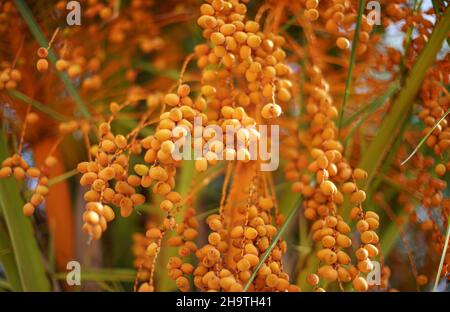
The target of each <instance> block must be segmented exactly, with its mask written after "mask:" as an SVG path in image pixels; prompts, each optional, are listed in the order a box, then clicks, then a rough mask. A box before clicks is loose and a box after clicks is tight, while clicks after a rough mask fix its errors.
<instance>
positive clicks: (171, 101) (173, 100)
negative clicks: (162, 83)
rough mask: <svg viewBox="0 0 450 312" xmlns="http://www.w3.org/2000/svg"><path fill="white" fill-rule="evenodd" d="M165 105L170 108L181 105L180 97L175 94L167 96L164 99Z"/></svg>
mask: <svg viewBox="0 0 450 312" xmlns="http://www.w3.org/2000/svg"><path fill="white" fill-rule="evenodd" d="M164 103H165V104H167V105H169V106H177V105H178V104H179V103H180V97H179V96H178V95H176V94H175V93H169V94H166V96H165V97H164Z"/></svg>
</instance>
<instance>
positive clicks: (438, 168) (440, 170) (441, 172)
mask: <svg viewBox="0 0 450 312" xmlns="http://www.w3.org/2000/svg"><path fill="white" fill-rule="evenodd" d="M434 172H436V174H437V175H438V176H440V177H442V176H443V175H445V173H446V172H447V168H446V167H445V165H444V164H437V165H436V167H435V168H434Z"/></svg>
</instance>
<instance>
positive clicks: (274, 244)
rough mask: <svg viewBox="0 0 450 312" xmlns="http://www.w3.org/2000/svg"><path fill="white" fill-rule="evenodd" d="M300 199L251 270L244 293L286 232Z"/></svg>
mask: <svg viewBox="0 0 450 312" xmlns="http://www.w3.org/2000/svg"><path fill="white" fill-rule="evenodd" d="M300 202H301V198H299V199H298V201H297V202H296V203H295V205H294V206H293V207H292V208H291V211H290V212H289V215H288V216H287V218H286V221H284V223H283V225H282V226H281V227H280V229H279V230H278V232H277V234H276V235H275V236H274V238H273V240H272V242H271V244H270V246H269V248H267V250H266V251H265V252H264V254H263V256H262V257H261V259H260V260H259V262H258V264H257V265H256V267H255V269H254V270H253V273H252V275H251V276H250V278H249V280H248V281H247V284H246V285H245V287H244V291H247V290H248V288H249V287H250V285H251V284H252V282H253V280H254V279H255V277H256V274H257V273H258V271H259V269H260V268H261V266H262V265H263V263H264V262H266V260H267V258H268V257H269V255H270V253H271V252H272V250H273V249H274V248H275V246H276V244H277V243H278V240H279V239H280V237H281V235H283V233H284V231H285V230H286V228H287V226H288V225H289V223H290V222H291V220H292V219H293V218H294V215H295V213H296V212H297V211H298V208H299V207H300Z"/></svg>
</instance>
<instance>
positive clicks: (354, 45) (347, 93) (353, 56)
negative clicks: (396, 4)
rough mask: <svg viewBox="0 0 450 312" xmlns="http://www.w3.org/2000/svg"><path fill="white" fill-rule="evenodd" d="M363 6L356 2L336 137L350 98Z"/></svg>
mask: <svg viewBox="0 0 450 312" xmlns="http://www.w3.org/2000/svg"><path fill="white" fill-rule="evenodd" d="M364 4H365V1H364V0H358V17H357V19H356V26H355V35H354V37H353V43H352V52H351V54H350V64H349V66H348V73H347V80H346V82H345V91H344V99H343V101H342V108H341V112H340V114H339V123H338V131H339V135H338V136H340V134H341V128H342V122H343V119H344V112H345V106H346V105H347V100H348V97H349V96H350V88H351V85H352V78H353V67H354V65H355V59H356V48H357V47H358V40H359V28H360V26H361V20H362V15H363V12H364Z"/></svg>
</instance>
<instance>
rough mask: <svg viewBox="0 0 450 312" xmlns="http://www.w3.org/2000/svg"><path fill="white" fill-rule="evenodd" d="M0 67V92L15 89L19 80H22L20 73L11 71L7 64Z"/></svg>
mask: <svg viewBox="0 0 450 312" xmlns="http://www.w3.org/2000/svg"><path fill="white" fill-rule="evenodd" d="M3 65H4V66H3ZM1 67H4V68H3V69H2V70H1V71H0V90H3V89H7V90H11V89H15V88H16V87H17V84H18V83H19V82H20V80H22V74H21V72H20V71H19V70H18V69H11V67H10V66H9V64H2V66H1Z"/></svg>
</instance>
